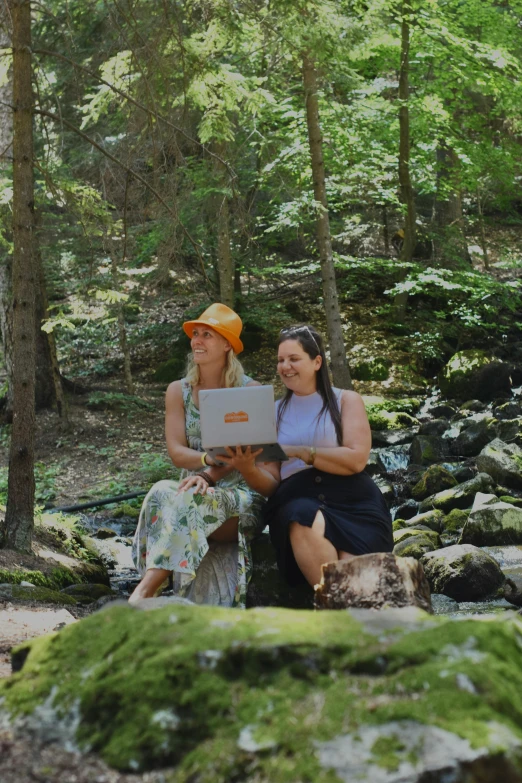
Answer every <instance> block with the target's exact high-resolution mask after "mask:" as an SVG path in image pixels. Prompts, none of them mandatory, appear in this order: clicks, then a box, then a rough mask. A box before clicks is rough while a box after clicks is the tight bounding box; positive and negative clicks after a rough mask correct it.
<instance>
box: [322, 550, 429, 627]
mask: <svg viewBox="0 0 522 783" xmlns="http://www.w3.org/2000/svg"><path fill="white" fill-rule="evenodd" d="M315 606H316V609H347V608H348V607H359V608H362V609H384V608H385V607H390V606H418V607H420V608H421V609H424V610H425V611H426V612H430V613H433V609H432V606H431V594H430V588H429V585H428V581H427V579H426V577H425V575H424V569H423V567H422V565H421V563H419V561H418V560H415V559H414V558H412V557H396V556H395V555H394V554H392V553H391V552H379V553H377V554H372V555H361V556H360V557H354V558H352V559H351V560H338V561H336V562H334V563H325V564H324V565H323V574H322V577H321V582H320V584H318V585H317V586H316V588H315Z"/></svg>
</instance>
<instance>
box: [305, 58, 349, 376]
mask: <svg viewBox="0 0 522 783" xmlns="http://www.w3.org/2000/svg"><path fill="white" fill-rule="evenodd" d="M303 84H304V92H305V101H306V123H307V128H308V143H309V146H310V159H311V163H312V177H313V183H314V198H315V201H316V208H317V221H316V235H317V247H318V250H319V258H320V260H321V276H322V280H323V296H324V307H325V313H326V327H327V330H328V342H329V344H330V359H331V365H332V375H333V380H334V384H335V385H336V386H338V387H339V388H341V389H351V388H352V379H351V377H350V370H349V369H348V362H347V360H346V349H345V347H344V338H343V329H342V323H341V313H340V310H339V297H338V296H337V283H336V279H335V267H334V261H333V253H332V241H331V238H330V220H329V217H328V202H327V199H326V181H325V173H324V161H323V139H322V135H321V126H320V123H319V101H318V98H317V72H316V70H315V63H314V61H313V60H312V59H311V58H310V56H309V55H308V54H304V55H303Z"/></svg>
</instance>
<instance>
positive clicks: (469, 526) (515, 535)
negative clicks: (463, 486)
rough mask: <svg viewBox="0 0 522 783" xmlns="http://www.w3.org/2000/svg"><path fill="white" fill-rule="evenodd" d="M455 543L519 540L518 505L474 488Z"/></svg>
mask: <svg viewBox="0 0 522 783" xmlns="http://www.w3.org/2000/svg"><path fill="white" fill-rule="evenodd" d="M459 543H460V544H474V545H475V546H502V545H504V544H522V508H516V506H512V505H511V504H510V503H503V502H502V501H501V500H499V499H498V498H497V496H496V495H485V494H483V493H481V492H478V493H477V495H476V496H475V500H474V503H473V507H472V509H471V512H470V514H469V516H468V519H467V522H466V524H465V525H464V528H463V530H462V534H461V537H460V540H459Z"/></svg>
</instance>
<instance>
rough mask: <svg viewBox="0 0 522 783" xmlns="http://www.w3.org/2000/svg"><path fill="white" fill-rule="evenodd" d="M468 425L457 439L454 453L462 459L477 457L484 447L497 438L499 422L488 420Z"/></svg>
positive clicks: (453, 448) (453, 449)
mask: <svg viewBox="0 0 522 783" xmlns="http://www.w3.org/2000/svg"><path fill="white" fill-rule="evenodd" d="M466 424H467V426H465V427H463V428H462V429H461V431H460V433H459V435H458V436H457V438H456V439H455V441H454V443H453V446H452V451H453V453H454V454H456V455H458V456H460V457H476V456H477V454H480V452H481V450H482V449H483V448H484V446H486V445H487V444H488V443H490V442H491V441H492V440H494V439H495V438H496V437H497V430H496V427H497V425H498V421H497V420H496V419H493V418H486V419H481V420H480V421H471V422H470V423H469V424H468V422H466Z"/></svg>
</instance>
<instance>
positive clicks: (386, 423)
mask: <svg viewBox="0 0 522 783" xmlns="http://www.w3.org/2000/svg"><path fill="white" fill-rule="evenodd" d="M368 421H369V422H370V427H371V429H372V430H375V431H376V432H381V431H382V430H404V429H408V428H410V427H414V426H416V425H417V424H418V421H417V419H415V418H414V417H413V416H410V414H409V413H402V412H401V411H382V410H381V411H369V412H368Z"/></svg>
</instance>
